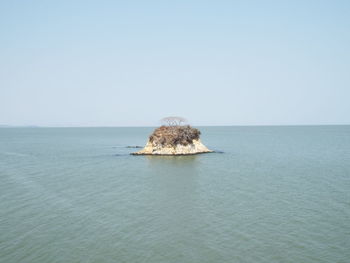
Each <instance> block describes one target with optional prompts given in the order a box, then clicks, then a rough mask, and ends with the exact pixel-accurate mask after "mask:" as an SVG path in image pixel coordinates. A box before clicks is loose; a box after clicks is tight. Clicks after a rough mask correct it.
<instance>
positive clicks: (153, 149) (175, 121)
mask: <svg viewBox="0 0 350 263" xmlns="http://www.w3.org/2000/svg"><path fill="white" fill-rule="evenodd" d="M162 121H163V122H165V123H167V125H162V126H161V127H159V128H156V129H155V130H154V131H153V133H152V134H151V135H150V136H149V139H148V142H147V144H146V146H145V147H144V148H143V149H142V150H140V151H138V152H135V153H132V155H192V154H199V153H210V152H213V151H211V150H209V149H208V148H207V147H206V146H205V145H204V144H203V143H202V142H201V140H200V138H199V136H200V134H201V132H200V131H199V130H198V129H196V128H193V127H191V126H190V125H184V123H185V119H184V118H181V117H167V118H164V119H162Z"/></svg>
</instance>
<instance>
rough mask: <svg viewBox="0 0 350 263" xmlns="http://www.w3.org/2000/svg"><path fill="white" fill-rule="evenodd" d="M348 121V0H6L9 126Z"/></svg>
mask: <svg viewBox="0 0 350 263" xmlns="http://www.w3.org/2000/svg"><path fill="white" fill-rule="evenodd" d="M168 115H179V116H183V117H185V118H187V119H189V120H190V122H191V123H192V124H195V125H270V124H272V125H288V124H350V1H345V0H344V1H337V0H329V1H322V0H314V1H313V0H300V1H298V0H290V1H283V0H276V1H263V0H260V1H249V0H248V1H247V0H244V1H243V0H242V1H220V0H217V1H205V0H201V1H191V0H187V1H185V0H184V1H103V0H99V1H97V0H96V1H87V0H81V1H73V0H72V1H63V0H60V1H35V0H33V1H19V0H18V1H16V0H7V1H6V0H4V1H1V2H0V124H10V125H42V126H144V125H158V124H159V122H158V120H159V119H161V118H162V117H164V116H168Z"/></svg>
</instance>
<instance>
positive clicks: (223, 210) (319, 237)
mask: <svg viewBox="0 0 350 263" xmlns="http://www.w3.org/2000/svg"><path fill="white" fill-rule="evenodd" d="M200 129H201V131H202V141H203V143H204V144H205V145H206V146H208V148H210V149H213V150H216V151H218V152H217V153H210V154H202V155H196V156H177V157H169V156H168V157H160V156H131V155H129V154H130V153H131V152H133V151H136V150H139V149H134V148H127V146H136V145H140V146H143V145H144V144H145V143H146V141H147V137H148V135H149V134H150V133H151V132H152V130H153V128H2V129H0V262H6V263H18V262H25V263H41V262H45V263H48V262H50V263H55V262H60V263H61V262H62V263H63V262H64V263H69V262H74V263H75V262H96V263H104V262H111V263H112V262H113V263H114V262H118V263H119V262H128V263H135V262H166V263H167V262H173V263H179V262H185V263H186V262H201V263H202V262H238V263H239V262H243V263H244V262H247V263H248V262H249V263H261V262H266V263H274V262H276V263H277V262H278V263H280V262H284V263H287V262H291V263H295V262H305V263H309V262H315V263H322V262H329V263H336V262H338V263H340V262H343V263H348V262H350V126H296V127H293V126H290V127H200Z"/></svg>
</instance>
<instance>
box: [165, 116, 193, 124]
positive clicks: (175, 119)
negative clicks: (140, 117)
mask: <svg viewBox="0 0 350 263" xmlns="http://www.w3.org/2000/svg"><path fill="white" fill-rule="evenodd" d="M160 121H161V122H162V123H163V124H166V125H168V126H181V125H183V124H185V123H186V122H187V120H186V119H185V118H182V117H176V116H170V117H165V118H163V119H161V120H160Z"/></svg>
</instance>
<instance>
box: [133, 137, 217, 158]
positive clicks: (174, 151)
mask: <svg viewBox="0 0 350 263" xmlns="http://www.w3.org/2000/svg"><path fill="white" fill-rule="evenodd" d="M210 152H213V151H211V150H209V149H208V148H207V147H206V146H205V145H204V144H203V143H202V142H201V140H200V139H198V140H193V142H192V143H191V144H187V145H182V144H177V145H176V146H175V147H173V146H162V145H160V144H153V143H152V142H150V141H148V142H147V144H146V146H145V148H143V149H142V150H141V151H138V152H135V153H132V154H133V155H150V154H152V155H190V154H198V153H210Z"/></svg>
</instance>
